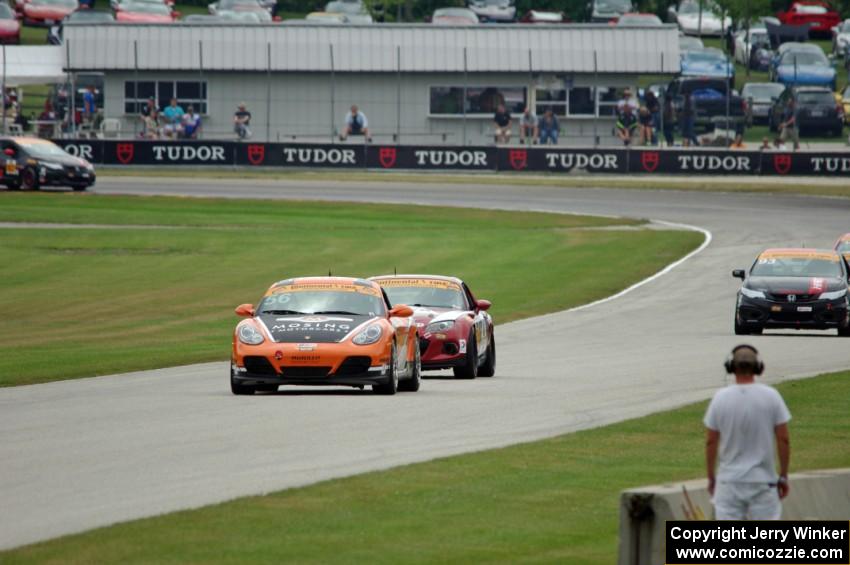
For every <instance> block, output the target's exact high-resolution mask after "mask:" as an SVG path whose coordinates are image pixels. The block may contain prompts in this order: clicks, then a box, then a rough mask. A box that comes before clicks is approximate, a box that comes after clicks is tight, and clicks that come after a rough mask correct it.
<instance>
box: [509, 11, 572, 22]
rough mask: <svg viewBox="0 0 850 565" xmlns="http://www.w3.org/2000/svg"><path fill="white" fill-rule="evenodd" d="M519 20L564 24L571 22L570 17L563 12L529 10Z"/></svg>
mask: <svg viewBox="0 0 850 565" xmlns="http://www.w3.org/2000/svg"><path fill="white" fill-rule="evenodd" d="M519 21H520V23H523V24H562V23H566V22H569V21H570V19H569V18H568V17H567V16H565V15H564V13H563V12H541V11H539V10H529V11H528V12H526V13H525V15H524V16H523V17H521V18H520V19H519Z"/></svg>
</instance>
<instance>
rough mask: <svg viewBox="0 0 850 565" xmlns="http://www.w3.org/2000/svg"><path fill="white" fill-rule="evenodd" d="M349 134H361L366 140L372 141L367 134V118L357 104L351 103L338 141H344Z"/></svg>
mask: <svg viewBox="0 0 850 565" xmlns="http://www.w3.org/2000/svg"><path fill="white" fill-rule="evenodd" d="M349 135H362V136H364V137H365V138H366V142H367V143H369V142H371V141H372V137H371V136H370V135H369V120H368V118H366V114H364V113H363V112H361V111H360V108H358V107H357V104H353V105H352V106H351V109H349V111H348V113H347V114H346V115H345V129H344V130H343V131H342V134H341V135H340V136H339V140H340V141H345V140H346V139H347V138H348V136H349Z"/></svg>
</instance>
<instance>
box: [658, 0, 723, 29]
mask: <svg viewBox="0 0 850 565" xmlns="http://www.w3.org/2000/svg"><path fill="white" fill-rule="evenodd" d="M667 14H668V18H669V20H670V21H671V22H675V23H676V24H678V26H679V29H681V30H682V31H683V32H684V33H685V34H686V35H700V36H701V35H713V36H718V37H719V36H720V35H722V34H723V31H724V30H726V29H728V28H729V27H730V26H731V25H732V18H730V17H729V16H726V17H725V18H721V17H720V8H718V7H717V5H715V4H714V3H713V2H711V1H706V2H703V3H702V15H700V4H699V3H698V2H694V1H693V0H684V1H683V2H682V3H680V4H679V7H678V8H676V7H675V6H670V7H669V8H668V9H667Z"/></svg>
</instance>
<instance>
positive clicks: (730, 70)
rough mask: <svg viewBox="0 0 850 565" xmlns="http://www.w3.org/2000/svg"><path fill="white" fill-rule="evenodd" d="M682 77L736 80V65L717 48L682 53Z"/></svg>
mask: <svg viewBox="0 0 850 565" xmlns="http://www.w3.org/2000/svg"><path fill="white" fill-rule="evenodd" d="M681 68H682V76H683V77H687V76H696V77H712V78H725V79H727V80H729V81H731V82H732V83H734V80H735V65H734V64H733V63H732V61H730V60H729V57H727V56H726V54H725V53H724V52H723V51H721V50H720V49H717V48H716V47H708V48H706V49H701V50H692V51H685V52H684V53H682V62H681Z"/></svg>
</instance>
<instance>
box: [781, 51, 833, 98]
mask: <svg viewBox="0 0 850 565" xmlns="http://www.w3.org/2000/svg"><path fill="white" fill-rule="evenodd" d="M836 76H837V73H836V70H835V67H833V66H832V63H830V61H829V59H827V57H826V55H824V53H823V51H821V50H820V48H818V50H817V51H788V52H786V53H785V54H783V55H782V56H781V57H780V58H779V61H778V62H777V64H776V68H775V70H774V74H773V80H774V81H775V82H780V83H782V84H785V85H789V84H794V85H814V86H820V85H823V86H828V87H829V89H830V90H833V91H834V90H835V87H836Z"/></svg>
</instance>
